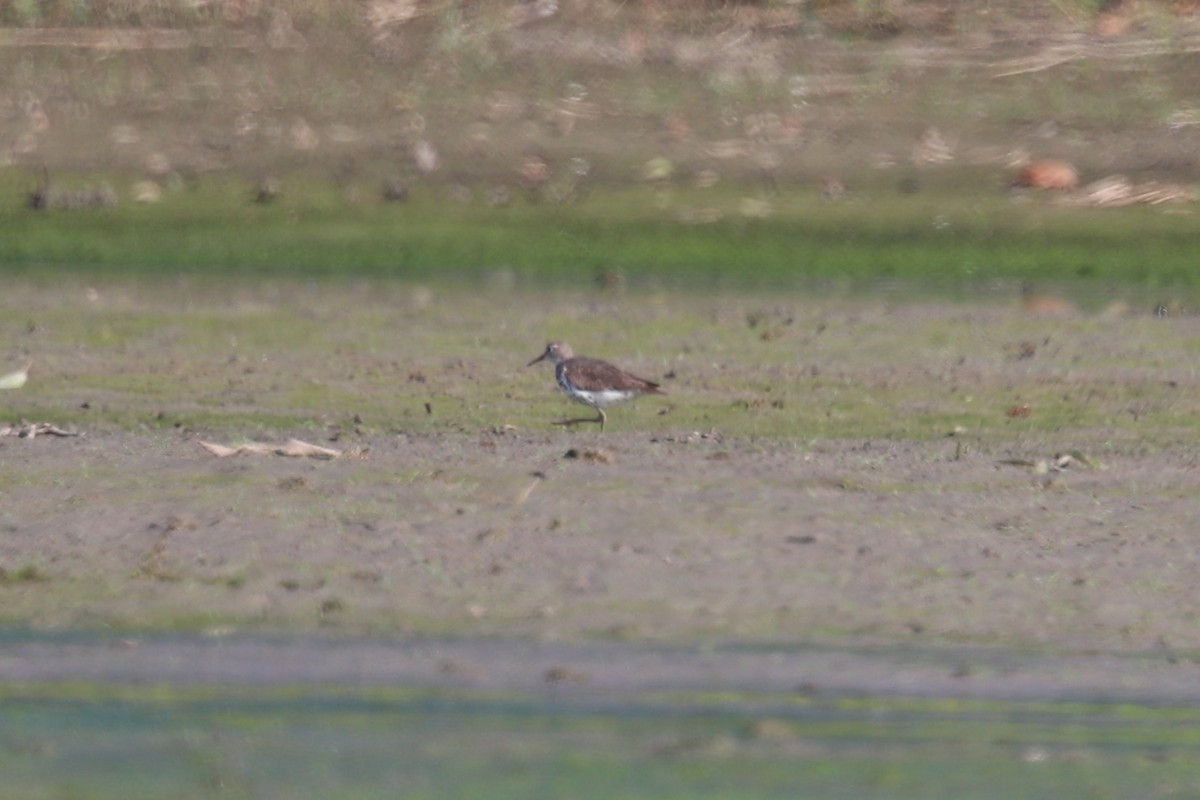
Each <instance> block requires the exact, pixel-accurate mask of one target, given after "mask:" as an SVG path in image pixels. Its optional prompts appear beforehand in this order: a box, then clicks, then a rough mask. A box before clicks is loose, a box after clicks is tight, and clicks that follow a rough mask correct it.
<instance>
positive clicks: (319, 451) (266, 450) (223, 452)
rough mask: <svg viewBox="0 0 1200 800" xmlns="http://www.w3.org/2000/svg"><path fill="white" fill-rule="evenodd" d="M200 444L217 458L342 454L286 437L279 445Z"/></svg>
mask: <svg viewBox="0 0 1200 800" xmlns="http://www.w3.org/2000/svg"><path fill="white" fill-rule="evenodd" d="M200 446H201V447H203V448H204V449H205V450H207V451H208V452H210V453H212V454H213V455H214V456H216V457H217V458H229V457H230V456H238V455H277V456H290V457H292V458H321V459H331V458H338V457H339V456H341V455H342V451H341V450H334V449H333V448H331V447H321V446H320V445H315V444H309V443H308V442H304V441H301V440H299V439H288V440H287V441H286V442H284V443H283V444H281V445H280V444H269V443H267V442H248V443H247V444H241V445H238V446H237V447H229V446H228V445H223V444H215V443H213V442H200Z"/></svg>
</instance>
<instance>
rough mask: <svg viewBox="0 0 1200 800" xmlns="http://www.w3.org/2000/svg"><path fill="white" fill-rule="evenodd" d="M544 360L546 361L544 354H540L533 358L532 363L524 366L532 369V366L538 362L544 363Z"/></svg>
mask: <svg viewBox="0 0 1200 800" xmlns="http://www.w3.org/2000/svg"><path fill="white" fill-rule="evenodd" d="M545 360H546V354H545V353H542V354H541V355H540V356H538V357H537V358H535V359H534V360H533V361H530V362H529V363H528V364H526V365H525V366H527V367H532V366H533V365H534V364H536V363H538V362H539V361H545Z"/></svg>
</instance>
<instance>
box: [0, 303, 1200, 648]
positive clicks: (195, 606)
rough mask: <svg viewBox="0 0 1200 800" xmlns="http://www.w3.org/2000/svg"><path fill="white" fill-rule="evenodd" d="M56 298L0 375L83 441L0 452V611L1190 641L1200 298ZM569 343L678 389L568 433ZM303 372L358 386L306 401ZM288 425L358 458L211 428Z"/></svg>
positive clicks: (774, 636) (716, 633) (3, 443)
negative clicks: (1102, 304)
mask: <svg viewBox="0 0 1200 800" xmlns="http://www.w3.org/2000/svg"><path fill="white" fill-rule="evenodd" d="M59 288H60V289H61V288H62V287H59ZM44 289H45V287H36V286H33V287H24V288H21V287H18V288H16V289H14V291H13V292H12V293H11V294H10V295H9V296H8V298H9V301H10V302H11V303H19V304H20V306H19V308H18V307H17V306H10V307H9V308H8V310H7V313H6V315H5V319H6V322H5V325H6V328H5V332H6V334H8V335H9V337H10V339H9V340H10V341H13V342H18V343H19V345H18V346H17V347H14V348H13V349H12V350H10V351H9V352H8V353H7V354H6V356H5V358H6V361H5V364H6V365H19V362H20V361H21V360H23V358H24V357H26V356H28V357H31V358H33V359H34V364H35V366H34V369H33V370H32V371H31V373H30V382H29V384H27V385H26V386H25V387H23V388H21V389H16V390H9V391H6V392H4V393H3V394H0V401H2V402H3V403H4V407H5V416H6V417H8V418H10V420H11V421H17V418H19V417H29V416H36V417H38V419H37V420H30V421H46V422H52V423H55V424H57V425H59V426H60V427H62V428H64V429H66V430H69V431H73V432H78V433H79V434H80V435H78V436H74V437H56V436H52V435H41V436H37V437H36V438H32V439H31V438H13V437H9V438H0V567H2V568H3V575H4V579H3V582H2V583H0V598H2V603H0V607H2V608H3V614H2V616H3V619H4V620H5V622H6V623H8V624H19V625H29V626H33V627H35V628H63V627H71V628H79V627H82V628H109V627H115V628H117V629H127V628H145V627H150V628H167V629H185V630H197V629H201V630H209V631H234V630H236V631H254V630H286V631H313V630H324V631H329V632H333V633H353V634H362V633H373V634H384V635H406V634H434V635H441V634H450V635H505V636H510V635H516V636H531V637H536V638H542V639H551V640H579V639H585V638H594V637H602V638H617V639H634V640H642V639H652V640H660V641H663V640H666V641H697V640H705V639H709V638H718V639H722V640H730V639H733V640H748V641H777V642H836V643H851V642H864V641H866V642H896V641H902V642H908V641H917V642H921V643H932V642H944V643H954V644H961V643H986V644H999V645H1015V646H1024V645H1046V646H1050V647H1052V648H1055V649H1065V650H1075V651H1079V650H1091V649H1104V650H1109V649H1121V650H1128V649H1131V650H1156V649H1158V650H1165V651H1166V652H1170V653H1186V652H1188V651H1193V650H1195V649H1196V648H1198V647H1200V625H1198V622H1197V608H1196V605H1195V601H1194V587H1195V586H1196V585H1197V582H1198V578H1200V560H1198V555H1197V552H1196V549H1195V548H1194V547H1193V546H1192V544H1193V538H1194V536H1195V531H1196V520H1197V518H1200V497H1198V496H1197V494H1196V492H1195V491H1194V487H1195V484H1196V453H1195V439H1196V435H1195V430H1194V428H1195V426H1194V420H1195V419H1196V413H1197V408H1196V403H1195V400H1194V396H1195V394H1196V393H1195V388H1196V386H1195V383H1196V382H1197V380H1200V379H1198V378H1197V376H1196V375H1195V371H1194V369H1192V368H1190V367H1187V366H1185V365H1186V363H1187V361H1188V358H1189V357H1190V356H1189V354H1190V353H1191V352H1193V351H1194V348H1195V343H1196V342H1197V341H1200V325H1198V323H1197V321H1196V320H1195V319H1194V318H1190V317H1181V318H1167V319H1158V318H1155V317H1154V316H1153V315H1152V314H1151V313H1149V311H1148V310H1145V313H1142V311H1137V310H1125V309H1121V310H1120V311H1121V313H1120V314H1119V315H1118V314H1117V313H1116V312H1112V315H1111V316H1101V313H1102V312H1097V313H1090V314H1088V313H1083V312H1078V311H1074V312H1068V313H1066V314H1064V315H1063V316H1061V317H1057V318H1053V319H1046V318H1042V317H1037V316H1034V315H1032V314H1030V312H1028V311H1027V310H1024V309H1022V308H1021V306H1020V305H1019V304H1018V303H1017V301H1016V298H1015V295H1014V296H1013V297H1012V298H1010V299H995V298H991V299H988V300H987V301H986V302H980V303H967V304H962V303H953V302H950V301H930V300H920V299H911V298H910V299H890V300H889V299H883V300H881V299H880V298H878V297H866V298H814V297H800V296H796V297H793V298H786V299H782V300H781V299H780V298H778V297H777V298H772V299H771V301H770V302H771V303H773V305H770V306H766V305H764V301H763V300H762V299H761V298H758V299H755V298H728V297H726V298H704V297H696V296H688V297H674V298H672V297H670V296H656V297H651V298H635V297H608V296H606V297H605V298H604V299H602V300H600V301H597V300H595V299H594V298H587V297H576V296H572V297H567V298H563V297H559V298H557V299H555V300H554V301H553V302H548V301H547V298H546V297H544V296H538V297H537V301H538V302H536V303H530V302H527V301H528V300H529V299H531V297H532V296H530V297H526V296H520V295H519V293H518V294H517V295H516V296H513V297H512V298H510V299H511V300H512V302H511V303H505V304H500V305H504V306H505V309H501V310H497V311H494V312H492V313H496V314H502V315H505V316H506V318H508V319H509V320H510V321H511V322H512V325H511V326H509V327H507V328H505V327H504V326H503V325H495V326H493V325H492V322H494V321H495V320H496V319H498V317H487V316H486V315H484V316H483V317H481V316H480V314H482V313H483V312H480V314H476V313H475V311H476V310H478V309H481V308H483V304H485V303H489V300H488V299H486V298H476V299H474V300H467V299H465V298H463V297H461V296H460V297H458V298H457V300H456V301H455V302H452V303H448V304H442V303H439V302H438V300H431V299H430V297H428V296H426V295H427V294H428V291H427V290H421V291H419V292H418V291H415V290H409V289H403V288H393V289H392V290H390V291H384V292H366V293H365V294H364V292H363V290H361V289H355V288H353V287H351V288H344V289H340V290H337V289H334V288H333V287H323V288H321V289H320V290H319V291H317V290H313V289H311V288H307V289H306V288H297V289H294V290H293V291H291V292H290V293H286V292H285V293H284V294H280V292H279V290H278V287H274V288H271V289H269V290H268V289H255V290H245V289H243V290H238V291H237V292H233V291H232V290H220V289H213V290H211V292H210V293H209V294H207V295H201V296H199V297H197V296H192V297H190V298H183V297H181V296H180V294H179V293H178V292H177V291H175V290H169V291H163V290H161V289H159V290H150V289H147V288H146V287H138V288H132V287H124V288H122V287H110V288H104V287H102V288H101V290H99V291H98V292H97V290H95V289H91V290H90V291H89V292H87V293H85V292H83V291H79V292H76V291H74V289H71V288H70V287H68V290H67V291H60V292H49V291H44ZM404 298H408V300H405V299H404ZM410 301H411V302H410ZM406 303H407V304H406ZM472 303H474V304H475V305H471V304H472ZM464 304H465V305H464ZM496 305H497V304H495V303H490V306H496ZM443 306H446V308H445V309H444V310H443V311H437V310H436V309H438V308H442V307H443ZM464 308H465V309H466V311H467V313H462V311H463V309H464ZM515 308H521V309H523V310H522V311H521V312H520V314H521V315H522V316H521V319H520V320H519V324H517V321H515V318H514V316H513V315H514V314H515V313H516V312H513V311H512V310H511V309H515ZM387 309H391V312H390V313H387V312H386V310H387ZM431 309H433V310H431ZM764 309H767V310H768V311H769V312H770V313H772V314H776V313H777V314H786V315H787V317H788V318H789V319H791V320H792V322H791V325H792V326H793V327H794V328H795V329H797V330H808V331H813V332H815V331H817V330H818V329H819V330H820V331H821V334H820V336H821V337H825V338H819V339H817V340H815V341H814V340H812V339H810V338H807V337H805V336H800V335H799V334H797V335H796V336H794V337H791V338H788V337H786V336H784V337H782V338H778V339H771V340H768V339H767V338H765V337H763V336H762V335H761V327H756V326H759V325H760V323H761V319H760V316H761V314H762V313H767V312H766V311H764ZM440 313H445V314H447V315H449V317H448V318H453V319H454V320H456V321H454V322H449V321H447V322H446V323H445V324H444V325H442V326H438V327H437V328H436V336H437V337H439V339H438V341H440V342H441V344H440V345H434V344H433V343H432V340H428V339H423V338H422V337H423V336H425V335H430V336H433V335H435V333H433V332H431V331H432V329H431V327H430V324H429V323H430V316H429V315H430V314H440ZM155 315H158V316H155ZM147 317H153V318H154V319H157V320H159V322H158V324H145V325H135V324H134V322H132V321H135V320H138V319H145V318H147ZM603 318H607V319H609V323H608V327H605V326H604V325H603V324H602V323H601V322H600V320H601V319H603ZM166 319H169V320H171V321H170V322H164V321H163V320H166ZM567 320H570V324H569V326H568V322H567ZM593 322H594V323H595V324H596V325H597V326H600V329H601V331H603V334H602V335H599V336H597V335H595V333H594V332H593V333H589V332H588V330H587V329H588V325H590V324H592V323H593ZM626 322H627V323H628V324H627V325H626V324H625V323H626ZM75 324H77V325H78V326H79V327H78V328H74V327H72V325H75ZM298 324H300V325H302V326H303V328H304V329H305V330H306V331H307V332H308V335H307V336H306V337H300V338H296V339H291V340H290V341H291V343H290V344H289V343H288V341H289V340H287V337H286V336H284V334H283V333H281V332H285V331H287V330H289V329H290V328H291V327H292V326H295V325H298ZM103 328H107V329H109V330H110V333H111V336H110V337H109V338H107V339H106V338H103V337H101V338H100V339H98V340H89V341H87V342H85V341H84V339H83V338H82V337H83V336H84V334H83V333H81V331H95V330H97V329H103ZM483 329H486V330H488V331H489V333H488V334H487V335H483V336H481V333H480V331H481V330H483ZM564 329H567V331H568V332H570V331H574V332H575V333H577V334H578V335H577V336H576V337H575V338H576V341H578V342H580V343H581V344H587V345H589V347H588V348H587V349H588V350H589V351H591V352H593V353H595V354H596V355H602V356H605V357H609V358H612V359H613V360H615V361H619V362H622V363H623V365H625V366H627V367H628V368H630V369H631V370H634V371H637V372H640V373H643V374H646V375H647V376H649V377H655V378H660V379H662V380H663V381H664V384H665V385H666V386H667V388H668V391H669V395H668V396H667V397H666V398H661V399H660V398H645V399H643V400H641V401H638V402H637V403H635V404H633V405H630V406H623V407H618V408H614V409H611V410H610V412H609V430H608V431H606V432H604V433H600V432H598V431H597V430H595V429H594V427H593V428H581V429H573V430H563V429H559V428H556V427H554V426H553V425H551V424H550V423H551V422H553V421H554V420H556V419H561V418H562V417H564V416H568V415H571V416H574V415H575V412H577V411H583V412H586V409H582V408H581V407H577V406H572V405H571V404H569V403H568V402H567V401H566V399H565V398H562V397H561V396H559V395H558V394H557V393H556V392H555V390H554V387H553V381H552V378H551V376H550V374H549V372H548V370H542V371H539V370H537V369H529V370H523V368H522V367H523V364H524V362H526V361H528V359H529V358H531V357H533V356H535V355H537V354H538V352H539V351H540V349H541V347H542V346H543V344H544V341H545V339H547V338H550V337H552V336H559V335H563V334H564ZM211 330H218V331H220V335H219V336H218V335H216V334H213V335H212V336H211V337H209V336H208V335H207V334H205V333H204V332H205V331H211ZM813 335H814V336H815V335H816V334H815V333H814V334H813ZM239 337H240V338H239ZM255 337H267V338H264V339H261V340H260V339H256V338H255ZM589 339H590V341H588V340H589ZM481 340H482V341H486V346H484V345H480V341H481ZM682 340H686V341H687V342H688V345H687V347H681V346H680V345H679V342H680V341H682ZM320 343H324V344H320ZM383 343H386V346H384V344H383ZM268 344H269V346H268ZM325 347H331V348H334V349H336V350H337V351H338V353H339V355H337V356H336V357H331V356H329V355H328V354H327V353H326V352H325V351H324V350H323V348H325ZM430 348H434V349H433V350H431V349H430ZM889 348H895V350H892V349H889ZM226 349H228V350H230V351H236V352H235V353H234V354H233V355H229V354H228V353H226V352H225V350H226ZM579 349H584V348H583V347H580V348H579ZM456 352H458V353H461V354H462V355H461V356H454V355H453V354H454V353H456ZM902 353H906V354H907V355H906V356H905V355H900V354H902ZM252 354H253V357H252ZM268 354H269V358H268V357H267V355H268ZM855 354H857V356H856V355H855ZM501 356H502V357H501ZM170 365H174V366H170ZM189 365H191V366H189ZM543 366H544V365H543ZM0 371H3V370H0ZM835 373H836V376H837V377H836V378H835ZM372 375H374V376H375V378H372V377H371V376H372ZM402 375H403V376H406V377H403V378H401V377H398V376H402ZM155 376H158V377H159V378H163V377H164V376H165V383H164V384H163V385H160V384H158V383H153V379H154V378H155ZM318 376H325V378H324V379H327V380H328V381H329V382H330V383H335V384H336V385H337V390H338V392H342V393H348V394H349V396H352V397H353V398H354V403H355V405H349V404H346V403H344V402H343V401H341V400H339V401H338V402H339V403H342V404H341V405H338V406H337V407H329V408H326V409H325V410H324V413H322V412H321V411H319V409H320V406H321V403H322V398H328V397H331V396H333V395H324V394H317V395H315V396H313V395H307V394H306V395H302V396H301V399H295V397H294V396H293V395H294V393H295V391H296V390H297V386H298V385H300V384H306V385H311V384H314V383H317V382H319V381H320V380H322V378H320V377H318ZM247 382H248V383H247ZM772 386H773V387H775V391H776V392H777V394H771V391H772V389H771V387H772ZM164 387H165V388H164ZM172 387H174V388H172ZM331 391H332V390H331ZM966 392H970V393H971V396H968V397H966V398H965V399H964V393H966ZM336 396H337V397H339V398H341V397H342V395H341V394H338V395H336ZM147 397H148V398H149V399H147ZM748 398H749V399H748ZM761 398H765V399H761ZM771 398H776V399H778V400H779V402H778V403H775V402H774V400H772V399H771ZM914 398H919V400H918V399H914ZM760 399H761V402H760ZM331 402H332V401H331ZM424 403H430V405H431V407H432V409H433V411H432V413H428V414H427V413H425V411H424V409H423V408H422V406H423V404H424ZM964 403H965V405H964ZM1053 405H1058V406H1060V407H1062V408H1066V409H1069V410H1071V409H1073V410H1072V411H1071V413H1070V414H1066V415H1065V416H1063V415H1058V416H1056V413H1057V412H1056V411H1055V410H1054V409H1053V408H1052V406H1053ZM447 406H449V407H451V408H457V409H460V410H459V411H458V412H457V413H449V414H447V413H444V412H442V409H443V408H446V407H447ZM880 407H882V408H880ZM964 407H965V408H972V409H976V410H975V411H970V412H963V413H959V412H962V409H963V408H964ZM198 408H203V409H205V411H204V413H200V412H199V411H197V409H198ZM355 408H363V409H366V408H370V409H373V410H372V412H371V413H369V414H368V413H366V412H363V416H362V417H358V418H355V417H354V410H355ZM314 409H317V410H314ZM106 414H107V416H105V415H106ZM956 414H957V416H956ZM289 415H290V416H289ZM972 415H974V416H972ZM831 416H833V417H839V418H838V419H837V420H836V421H835V422H834V423H828V424H829V425H830V426H831V427H826V428H824V429H822V428H820V427H819V426H817V425H816V423H815V422H813V420H817V419H825V420H828V419H829V418H830V417H831ZM363 417H365V418H363ZM768 418H769V419H768ZM955 419H959V420H961V422H959V423H955V422H954V420H955ZM1072 420H1074V422H1072ZM1106 420H1107V423H1106V422H1105V421H1106ZM856 428H858V429H861V431H862V433H861V435H854V434H853V431H854V430H855V429H856ZM823 430H824V431H828V433H823V432H822V431H823ZM291 436H295V437H297V438H300V439H304V440H306V441H310V442H313V443H315V444H318V445H322V446H326V447H331V448H335V449H338V450H340V451H341V452H342V456H341V457H339V458H335V459H331V460H319V459H313V458H294V457H286V456H279V455H272V454H265V455H237V456H231V457H227V458H220V457H217V456H215V455H213V454H212V453H211V452H209V451H208V450H206V449H205V448H204V447H203V446H202V445H201V442H204V441H208V442H218V443H224V444H238V443H244V442H247V441H260V442H277V443H282V442H284V441H286V440H287V439H288V438H289V437H291ZM1067 452H1073V453H1074V454H1075V457H1073V458H1069V459H1067V458H1064V459H1062V461H1061V463H1060V462H1058V461H1056V460H1055V456H1056V454H1061V453H1067Z"/></svg>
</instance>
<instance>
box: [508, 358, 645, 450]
mask: <svg viewBox="0 0 1200 800" xmlns="http://www.w3.org/2000/svg"><path fill="white" fill-rule="evenodd" d="M540 361H549V362H550V363H552V364H554V377H555V378H556V379H557V380H558V388H559V389H561V390H562V391H563V393H564V394H566V395H567V396H568V397H570V398H571V399H572V400H574V401H575V402H577V403H582V404H584V405H586V406H591V407H592V408H594V409H596V412H597V414H598V416H597V417H596V418H595V419H592V418H590V417H585V418H583V419H565V420H562V421H560V422H556V423H555V424H556V425H577V424H579V423H581V422H598V423H600V430H604V423H605V422H606V421H607V419H608V418H607V417H606V416H605V414H604V409H605V407H607V406H611V405H615V404H617V403H623V402H625V401H626V400H632V399H633V398H635V397H638V396H640V395H643V394H666V392H664V391H663V390H662V389H660V388H659V386H658V384H657V383H655V382H654V381H648V380H646V379H645V378H639V377H638V376H636V375H633V374H630V373H628V372H626V371H625V370H623V369H621V368H620V367H617V366H614V365H613V364H610V363H608V362H607V361H601V360H600V359H598V358H586V357H583V356H576V355H575V354H574V352H572V350H571V346H570V345H568V344H567V343H566V342H551V343H550V344H548V345H546V350H545V352H543V353H542V354H541V355H540V356H538V357H537V358H535V359H533V360H532V361H530V362H529V364H527V365H526V366H530V367H532V366H533V365H534V364H537V363H538V362H540Z"/></svg>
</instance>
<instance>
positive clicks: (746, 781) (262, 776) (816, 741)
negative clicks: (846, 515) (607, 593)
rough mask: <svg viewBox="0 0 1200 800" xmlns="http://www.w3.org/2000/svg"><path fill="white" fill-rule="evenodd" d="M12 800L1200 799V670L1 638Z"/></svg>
mask: <svg viewBox="0 0 1200 800" xmlns="http://www.w3.org/2000/svg"><path fill="white" fill-rule="evenodd" d="M0 648H2V649H0V653H2V655H0V679H3V680H4V684H3V688H2V689H0V692H2V693H3V695H4V697H3V709H4V710H3V713H2V714H0V774H3V775H4V776H5V787H6V790H5V794H4V796H5V797H11V798H40V797H57V798H74V797H80V798H83V797H87V798H109V797H112V798H117V797H120V798H141V797H147V798H150V797H167V796H170V797H183V798H189V797H210V796H220V797H293V798H294V797H305V798H325V797H328V798H334V797H336V798H347V797H352V798H358V797H430V798H433V797H488V798H492V797H522V798H529V797H564V796H571V797H583V798H587V797H689V798H696V797H701V798H706V797H750V798H756V797H797V796H804V797H855V798H860V797H868V798H869V797H880V798H882V797H887V798H904V797H913V798H917V797H922V798H926V797H939V796H941V797H955V798H963V797H980V798H992V797H995V798H1012V797H1045V796H1050V793H1051V792H1053V793H1057V794H1061V795H1062V796H1069V797H1130V796H1152V797H1168V796H1194V794H1195V793H1196V792H1198V791H1200V692H1198V691H1197V689H1196V688H1195V687H1193V686H1192V683H1193V681H1191V680H1190V678H1191V674H1192V673H1194V671H1195V664H1194V663H1193V662H1191V661H1190V660H1186V659H1185V660H1180V659H1178V658H1171V659H1166V658H1162V657H1159V656H1156V655H1153V654H1150V655H1113V654H1110V655H1073V656H1056V655H1050V654H1045V653H1028V652H1012V651H1001V650H995V649H987V648H934V649H927V650H921V649H915V648H907V647H904V648H901V647H884V646H871V647H858V648H839V647H826V646H809V647H780V646H765V645H764V646H682V645H672V646H667V645H626V644H619V643H584V644H548V643H541V642H536V643H535V642H519V641H511V640H508V641H498V640H475V641H441V640H439V641H434V640H417V641H403V642H397V641H361V640H356V641H339V640H331V639H321V638H248V637H240V636H238V637H195V638H193V637H150V638H143V637H138V638H133V639H121V638H116V637H109V636H99V635H91V634H58V635H53V636H50V637H45V636H39V635H33V634H26V633H22V632H8V633H6V634H4V635H3V637H0Z"/></svg>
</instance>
